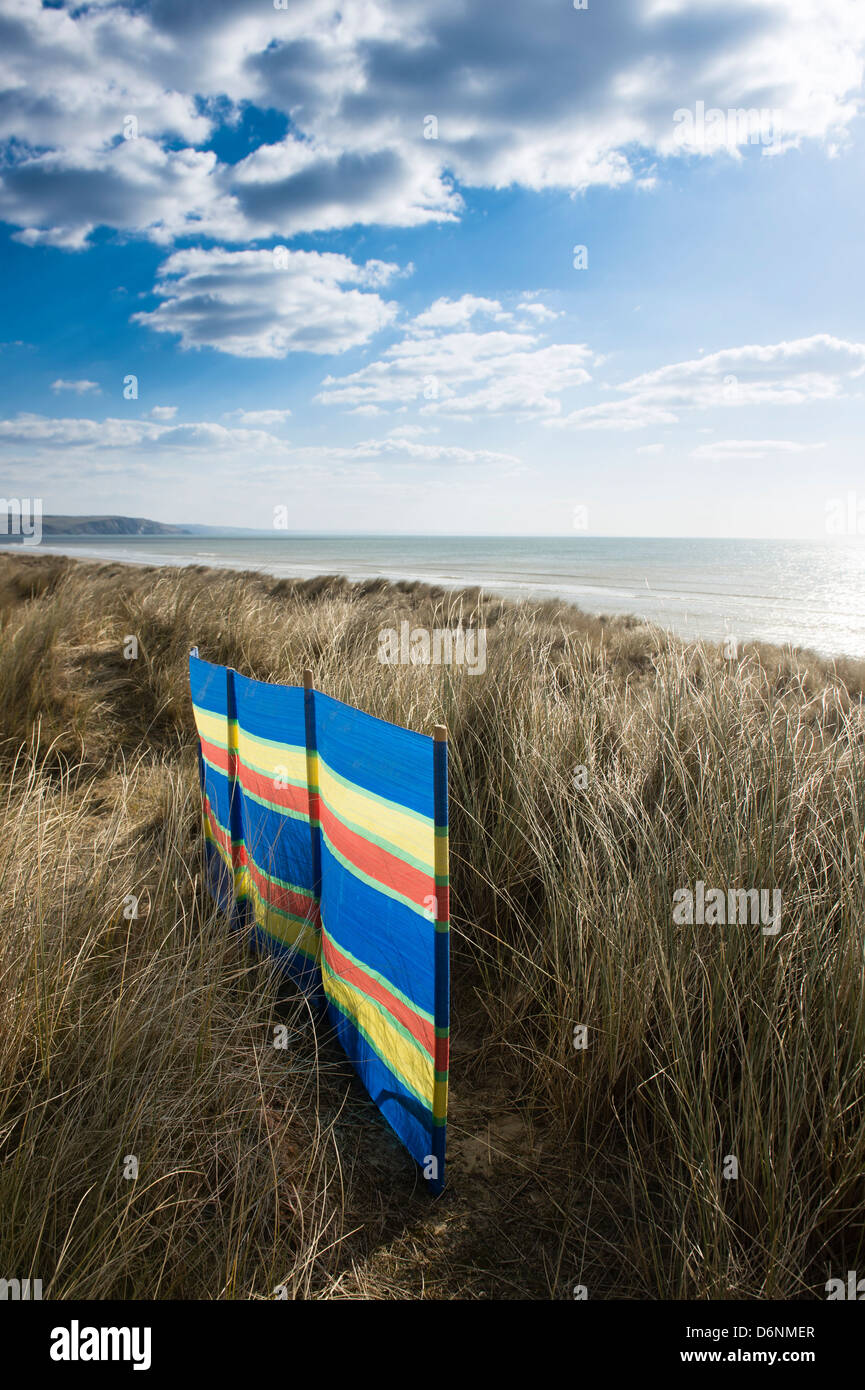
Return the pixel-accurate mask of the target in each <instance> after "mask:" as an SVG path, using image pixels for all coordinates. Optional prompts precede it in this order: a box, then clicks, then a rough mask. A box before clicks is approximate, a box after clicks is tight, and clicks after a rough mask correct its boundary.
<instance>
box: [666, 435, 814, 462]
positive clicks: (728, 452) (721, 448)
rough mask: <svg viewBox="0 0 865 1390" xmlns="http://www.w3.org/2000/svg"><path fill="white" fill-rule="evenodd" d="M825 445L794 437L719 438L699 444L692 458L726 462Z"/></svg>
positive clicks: (800, 451) (692, 452)
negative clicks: (802, 440) (799, 441)
mask: <svg viewBox="0 0 865 1390" xmlns="http://www.w3.org/2000/svg"><path fill="white" fill-rule="evenodd" d="M825 447H826V445H825V444H801V443H798V442H797V441H795V440H792V439H719V440H717V441H716V442H714V443H712V444H698V445H697V447H696V449H692V450H691V458H692V459H703V460H706V461H707V462H712V463H725V462H735V461H736V460H737V459H745V460H750V459H764V458H768V457H771V456H772V455H773V454H775V455H778V454H806V453H809V452H810V451H811V450H812V449H825Z"/></svg>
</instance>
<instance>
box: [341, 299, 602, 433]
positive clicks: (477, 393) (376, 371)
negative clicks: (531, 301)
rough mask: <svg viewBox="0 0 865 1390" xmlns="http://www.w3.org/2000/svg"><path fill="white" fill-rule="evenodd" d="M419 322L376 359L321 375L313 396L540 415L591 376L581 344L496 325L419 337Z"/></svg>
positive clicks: (440, 410)
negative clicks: (550, 341)
mask: <svg viewBox="0 0 865 1390" xmlns="http://www.w3.org/2000/svg"><path fill="white" fill-rule="evenodd" d="M459 302H462V301H459ZM439 303H441V301H439ZM433 309H436V306H435V305H434V306H433ZM440 312H441V311H440V310H437V314H438V313H440ZM472 312H474V311H472ZM420 317H421V318H423V317H424V316H423V315H421V316H420ZM417 322H418V320H417V319H415V320H414V324H412V325H410V331H409V334H408V335H407V336H406V337H405V338H403V339H402V340H401V341H400V342H398V343H395V344H393V345H392V346H391V347H389V348H388V349H386V351H385V352H384V353H383V354H382V356H381V357H380V358H379V359H378V360H376V361H375V362H370V363H369V364H368V365H367V366H365V367H361V368H360V369H359V370H358V371H356V372H352V373H350V374H349V375H347V376H344V377H334V376H328V377H326V378H325V380H324V382H323V383H322V389H321V391H320V393H319V395H318V396H317V397H316V399H317V400H319V401H322V402H323V403H324V404H326V405H345V406H354V407H356V408H361V407H363V408H369V407H373V406H379V407H380V406H382V405H388V406H394V405H406V404H417V405H418V406H419V407H420V409H421V411H422V413H423V414H426V415H435V414H448V415H456V416H461V417H464V418H468V417H470V416H472V415H474V414H477V413H482V414H493V413H496V414H497V413H515V414H521V415H529V416H540V417H544V416H552V415H555V414H557V412H558V411H559V410H560V409H561V404H560V400H559V397H560V395H561V393H562V392H563V391H565V390H568V389H570V388H571V387H574V386H582V385H584V384H585V383H586V382H588V381H589V380H590V379H591V378H590V375H589V372H588V370H587V364H591V362H592V361H593V360H594V359H593V355H592V353H591V352H590V350H589V349H588V348H587V347H586V346H585V344H582V343H553V344H547V345H541V344H539V342H538V339H537V337H536V336H535V335H534V334H532V333H528V332H519V333H517V332H506V331H504V330H502V329H493V330H491V331H490V332H487V333H473V332H457V331H454V332H443V333H439V334H437V335H433V334H432V333H431V332H429V333H424V335H423V336H420V337H418V336H417V335H416V334H415V333H414V332H413V329H414V327H415V325H416V324H417Z"/></svg>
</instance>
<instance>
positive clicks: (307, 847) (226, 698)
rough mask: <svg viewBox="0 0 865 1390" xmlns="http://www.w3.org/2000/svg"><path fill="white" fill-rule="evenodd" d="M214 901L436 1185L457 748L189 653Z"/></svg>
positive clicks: (440, 1159)
mask: <svg viewBox="0 0 865 1390" xmlns="http://www.w3.org/2000/svg"><path fill="white" fill-rule="evenodd" d="M190 687H191V693H192V703H193V708H194V712H195V721H196V726H197V728H198V735H199V740H200V769H201V786H202V797H203V808H204V833H205V840H206V846H207V863H208V875H209V885H210V890H211V892H212V893H213V896H214V897H215V898H216V900H217V901H218V902H219V903H220V904H221V905H222V906H223V907H224V908H225V909H226V910H228V911H230V912H231V914H232V919H233V921H234V922H235V923H236V924H237V925H238V926H244V927H247V928H251V930H252V931H253V933H254V935H255V938H256V940H257V942H258V944H259V945H260V946H261V947H263V948H266V949H268V950H270V951H272V952H274V953H275V954H276V955H277V956H278V957H279V959H280V961H281V962H282V964H283V965H284V967H285V969H286V970H287V971H288V972H289V973H290V974H291V975H292V976H293V978H294V979H295V980H296V981H297V982H298V983H299V984H300V985H301V987H303V988H305V989H307V990H308V991H309V993H310V994H311V995H312V996H313V997H319V998H321V999H323V1001H324V1002H325V1005H326V1008H327V1010H328V1013H329V1016H330V1020H331V1022H332V1024H333V1026H334V1028H335V1031H336V1034H337V1036H338V1038H339V1040H340V1042H341V1043H342V1046H343V1047H344V1048H345V1051H346V1052H347V1054H348V1056H349V1057H350V1058H351V1060H352V1062H353V1063H354V1066H355V1067H356V1069H357V1071H358V1074H359V1076H360V1078H361V1080H362V1081H363V1084H364V1086H365V1087H366V1089H367V1091H368V1092H369V1094H370V1096H371V1097H372V1099H373V1100H374V1101H375V1103H376V1105H377V1106H378V1108H379V1109H380V1110H381V1112H382V1114H383V1115H384V1117H385V1119H386V1120H387V1121H388V1123H389V1124H390V1126H391V1127H392V1129H393V1130H394V1131H395V1133H396V1134H397V1135H398V1136H399V1138H400V1139H401V1140H402V1142H403V1143H404V1144H405V1146H406V1148H407V1149H408V1150H409V1152H410V1153H411V1154H412V1156H413V1157H414V1158H415V1159H416V1160H417V1162H418V1163H420V1164H421V1166H422V1168H423V1171H424V1176H425V1177H426V1178H427V1180H428V1182H429V1185H430V1187H431V1189H432V1190H433V1191H440V1190H441V1186H442V1182H443V1178H444V1152H445V1119H446V1113H447V1073H448V1015H449V1000H448V923H449V909H448V840H447V744H446V743H444V742H440V743H439V742H435V741H434V740H433V739H431V738H428V737H427V736H426V735H423V734H417V733H413V732H412V731H410V730H408V729H401V728H398V727H397V726H396V725H393V724H388V723H386V722H384V721H383V720H380V719H375V718H373V717H372V716H371V715H367V714H364V713H362V712H361V711H359V710H356V709H354V708H352V707H350V706H348V705H344V704H342V703H341V702H340V701H338V700H334V699H331V698H330V697H329V696H327V695H323V694H321V693H320V692H319V691H313V690H304V689H303V688H301V687H290V686H277V685H268V684H265V683H264V682H262V681H253V680H248V679H247V678H246V677H244V676H240V675H238V674H237V672H235V671H232V670H230V669H228V668H226V667H224V666H214V665H211V664H210V663H209V662H206V661H201V660H200V659H199V658H198V657H195V656H192V657H190Z"/></svg>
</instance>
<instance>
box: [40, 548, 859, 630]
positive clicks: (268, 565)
mask: <svg viewBox="0 0 865 1390" xmlns="http://www.w3.org/2000/svg"><path fill="white" fill-rule="evenodd" d="M39 549H40V550H42V551H47V552H54V553H63V554H68V555H73V556H78V557H80V558H82V559H85V558H86V559H98V560H115V561H122V562H124V563H127V564H147V565H212V566H215V567H217V568H221V569H233V570H259V571H262V572H263V573H265V574H270V575H277V576H280V577H300V578H308V577H311V576H313V575H323V574H341V575H345V576H346V578H347V579H352V580H353V579H366V578H373V577H376V576H382V577H384V578H385V579H390V580H399V579H419V580H423V581H424V582H425V583H429V584H438V585H441V586H444V587H448V588H463V587H469V586H474V585H480V586H481V587H482V588H483V589H484V590H485V591H486V592H487V593H489V594H493V595H501V596H504V597H507V598H515V599H563V600H565V601H566V602H568V603H572V604H575V605H576V606H577V607H578V608H581V609H583V610H584V611H585V612H587V613H592V614H601V613H603V614H609V615H612V614H626V613H627V614H633V615H634V616H636V617H637V618H641V619H644V620H646V621H648V622H651V623H656V624H658V625H659V626H661V627H664V628H668V629H670V630H671V631H673V632H675V633H678V634H679V635H680V636H682V637H686V638H704V639H706V640H709V641H723V640H724V639H727V638H732V639H733V640H734V641H735V642H737V643H744V642H748V641H756V640H759V641H763V642H772V643H776V644H779V645H788V644H789V645H792V646H794V647H797V648H807V649H810V650H812V651H814V652H817V653H819V654H820V655H823V656H829V657H839V656H849V657H865V542H863V541H862V540H859V539H857V538H851V539H849V540H848V539H834V538H833V539H827V540H826V541H781V540H718V539H709V540H700V539H686V540H679V539H656V538H653V539H640V538H639V537H628V538H618V537H600V536H566V537H555V536H360V535H358V536H336V535H330V536H324V535H322V536H313V535H290V534H287V533H286V534H284V535H282V534H281V535H277V536H269V535H268V536H261V537H259V536H253V537H235V536H232V537H210V536H204V537H202V536H191V537H182V536H154V537H150V536H110V537H97V536H81V537H68V538H64V537H52V538H51V539H50V540H48V539H46V540H44V541H43V543H42V544H41V546H40V547H39Z"/></svg>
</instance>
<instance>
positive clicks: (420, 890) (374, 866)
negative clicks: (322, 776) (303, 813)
mask: <svg viewBox="0 0 865 1390" xmlns="http://www.w3.org/2000/svg"><path fill="white" fill-rule="evenodd" d="M321 826H322V829H323V830H324V831H325V833H326V835H327V838H328V839H329V840H330V842H331V844H332V845H333V847H334V848H335V849H337V850H338V851H339V853H340V854H341V855H342V856H343V857H344V858H345V859H347V860H348V861H349V863H350V864H353V865H354V866H355V868H357V869H360V870H361V872H362V873H365V874H369V876H370V878H374V879H375V880H376V881H377V882H378V883H382V884H384V885H386V887H388V888H393V889H395V890H396V892H398V893H402V895H403V896H404V897H406V898H408V899H409V901H410V902H413V903H416V904H417V906H418V907H421V908H428V907H429V904H428V903H427V902H425V901H424V900H425V899H426V898H430V897H433V896H434V893H435V881H434V879H433V878H432V876H431V875H430V874H428V873H424V872H423V871H422V870H421V869H416V868H414V867H413V865H411V864H406V862H405V860H403V859H398V858H397V856H396V855H395V854H390V853H389V851H388V850H386V849H382V848H381V846H380V845H375V844H373V843H372V842H371V841H370V840H365V839H364V837H363V836H362V835H358V834H357V833H356V831H354V830H349V829H348V827H347V826H345V825H343V823H342V821H341V820H339V818H338V817H337V816H336V815H335V814H334V812H333V811H331V809H330V808H329V806H328V804H327V802H326V801H325V800H324V798H322V799H321Z"/></svg>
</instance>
